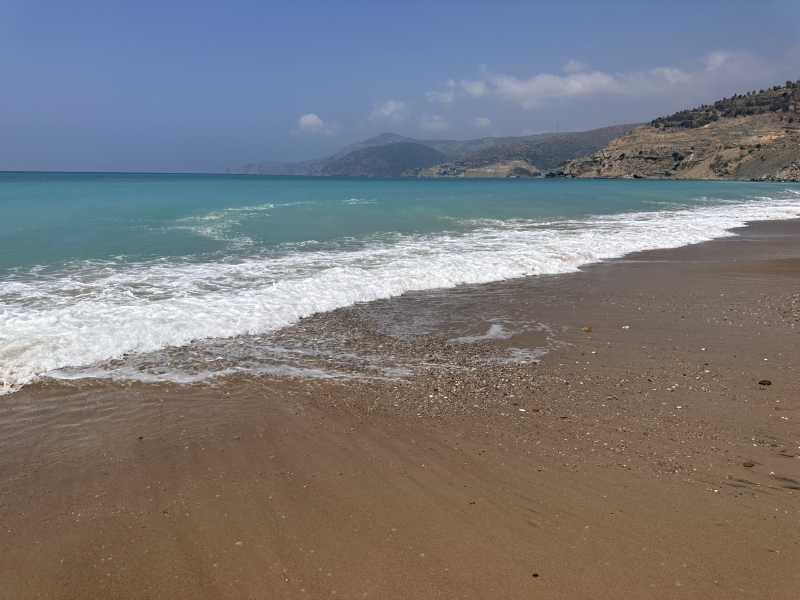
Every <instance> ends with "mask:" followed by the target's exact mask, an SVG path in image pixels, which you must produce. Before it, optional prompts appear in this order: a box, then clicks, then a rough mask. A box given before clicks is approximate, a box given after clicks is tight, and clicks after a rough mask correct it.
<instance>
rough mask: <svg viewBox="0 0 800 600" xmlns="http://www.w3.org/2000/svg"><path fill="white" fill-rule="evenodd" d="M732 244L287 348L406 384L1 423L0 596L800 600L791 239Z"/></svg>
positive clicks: (759, 235)
mask: <svg viewBox="0 0 800 600" xmlns="http://www.w3.org/2000/svg"><path fill="white" fill-rule="evenodd" d="M738 233H739V234H740V235H739V236H737V237H733V238H725V239H721V240H716V241H712V242H707V243H703V244H700V245H695V246H688V247H683V248H680V249H677V250H664V251H653V252H646V253H641V254H637V255H632V256H628V257H626V258H625V259H623V260H618V261H611V262H607V263H603V264H596V265H592V266H589V267H587V268H585V269H583V270H582V271H581V272H579V273H575V274H570V275H559V276H548V277H532V278H526V279H517V280H510V281H507V282H504V283H497V284H489V285H483V286H463V287H461V288H458V289H455V290H448V291H434V292H424V293H423V292H420V293H413V294H406V295H404V296H402V297H399V298H395V299H392V300H386V301H380V302H376V303H372V304H366V305H358V306H355V307H352V308H349V309H342V310H338V311H334V312H332V313H326V314H323V315H317V316H315V317H312V318H310V319H306V320H304V321H302V322H301V323H299V324H298V325H296V326H295V327H298V328H304V331H312V332H317V333H316V335H318V337H319V338H320V339H327V340H342V341H341V344H342V347H343V348H344V347H350V348H358V349H359V350H361V351H363V350H369V352H371V353H372V354H374V355H375V356H379V357H383V359H385V360H389V361H396V362H397V363H398V364H402V365H408V364H415V365H417V366H416V372H415V374H413V375H406V376H404V377H403V378H402V379H401V380H390V379H375V378H372V379H364V378H353V379H348V380H343V381H339V380H324V379H303V380H295V379H290V378H284V379H280V378H273V379H269V378H261V379H257V378H246V377H243V376H242V377H231V378H228V379H225V380H220V381H218V382H217V383H216V384H214V385H195V386H179V385H174V384H157V385H156V384H141V383H140V384H127V383H126V384H122V383H119V384H118V383H109V382H93V383H92V382H87V381H86V380H84V381H81V382H75V383H68V382H56V381H53V380H43V382H40V383H37V384H34V385H31V386H28V387H26V388H24V389H23V390H22V391H20V392H17V393H14V394H9V395H6V396H3V397H2V398H0V447H1V448H2V454H0V489H2V493H0V536H2V537H0V581H1V582H2V584H0V597H1V598H9V599H11V598H14V599H18V598H76V599H78V598H80V599H85V598H303V597H308V598H323V597H326V598H327V597H337V598H364V597H368V598H504V599H508V598H543V599H549V598H553V599H555V598H558V599H566V598H608V599H612V598H613V599H623V598H631V599H634V598H636V599H640V598H700V597H702V598H706V599H716V598H719V599H723V598H724V599H728V598H764V599H766V598H769V599H783V598H786V599H790V598H796V597H797V593H798V592H797V590H798V587H799V586H800V571H799V570H798V569H797V564H798V559H799V558H800V394H799V392H800V381H798V369H800V363H798V343H800V335H798V334H800V286H798V283H800V222H798V221H784V222H768V223H753V224H751V225H750V226H749V227H747V228H743V229H741V230H739V231H738ZM491 319H496V320H497V322H503V323H507V322H511V321H513V322H514V323H518V324H519V323H523V324H526V325H525V326H520V327H519V328H517V329H516V330H514V329H508V332H509V333H508V335H505V336H486V335H485V334H486V333H487V326H486V323H487V322H489V321H491ZM472 320H474V322H475V323H476V325H475V327H474V329H475V331H474V332H471V333H470V335H472V336H473V340H472V341H471V340H469V339H463V338H465V337H466V338H468V337H469V335H467V336H465V335H464V331H465V328H466V329H469V323H470V322H471V321H472ZM465 324H466V325H465ZM454 332H457V333H454ZM290 333H291V332H287V335H289V334H290ZM454 335H456V336H457V337H460V338H462V339H460V340H459V341H454V340H453V338H454ZM537 349H545V350H546V353H544V354H542V353H541V352H538V351H537ZM332 360H334V361H336V360H340V361H346V357H344V356H343V357H341V358H339V359H336V358H333V359H332ZM759 382H762V383H759ZM767 382H769V383H767Z"/></svg>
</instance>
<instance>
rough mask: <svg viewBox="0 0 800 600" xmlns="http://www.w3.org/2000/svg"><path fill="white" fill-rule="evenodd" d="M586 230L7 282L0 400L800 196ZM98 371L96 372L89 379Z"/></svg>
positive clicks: (604, 255)
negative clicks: (81, 374)
mask: <svg viewBox="0 0 800 600" xmlns="http://www.w3.org/2000/svg"><path fill="white" fill-rule="evenodd" d="M786 196H787V197H784V198H777V199H776V198H762V199H758V200H750V201H743V202H727V203H722V204H720V203H709V204H708V205H704V206H700V207H695V208H688V209H675V210H669V209H666V210H665V209H662V210H656V211H650V212H633V213H624V214H617V215H606V216H595V217H587V218H584V219H578V220H563V221H550V222H547V223H543V222H537V221H520V220H514V221H504V222H498V221H492V222H491V223H489V222H486V223H483V224H481V225H476V228H474V229H472V230H470V231H468V232H466V233H446V232H445V233H438V234H430V235H385V236H383V237H374V238H370V239H367V240H361V241H360V242H359V243H358V244H355V245H352V246H347V245H346V244H343V245H341V246H340V247H339V248H338V249H328V250H317V251H308V250H305V249H303V247H302V245H295V246H287V247H285V248H283V249H282V250H280V251H276V252H271V253H269V254H263V255H259V254H252V255H250V256H248V257H245V258H242V257H239V258H231V259H228V260H217V261H203V260H202V259H201V258H194V259H191V258H187V259H183V260H178V259H160V260H155V261H150V262H140V263H124V262H121V261H117V262H113V261H106V262H104V261H86V262H81V263H75V264H72V265H69V266H67V267H65V268H63V269H61V270H53V269H45V270H42V271H33V272H30V273H26V274H17V275H15V276H14V277H11V278H8V279H6V280H5V281H2V282H0V394H2V393H8V392H11V391H15V390H17V389H19V388H20V387H22V386H23V385H25V384H27V383H30V382H32V381H34V380H36V379H37V378H38V377H41V376H42V375H46V374H48V373H53V375H55V376H58V374H61V376H63V372H62V371H60V370H61V369H65V368H71V367H81V366H90V365H97V364H102V363H103V362H104V361H110V360H113V359H118V358H120V357H123V356H125V355H129V354H132V353H144V352H151V351H157V350H161V349H164V348H169V347H179V346H184V345H186V344H189V343H190V342H192V341H194V340H200V339H209V338H230V337H235V336H241V335H247V334H262V333H267V332H270V331H275V330H277V329H280V328H282V327H285V326H287V325H290V324H292V323H294V322H296V321H297V320H299V319H301V318H303V317H306V316H309V315H312V314H314V313H318V312H323V311H330V310H333V309H336V308H339V307H344V306H349V305H352V304H354V303H357V302H368V301H371V300H376V299H381V298H389V297H392V296H397V295H400V294H403V293H404V292H408V291H412V290H425V289H434V288H451V287H454V286H457V285H461V284H476V283H486V282H491V281H499V280H504V279H510V278H515V277H524V276H530V275H539V274H558V273H568V272H572V271H575V270H577V269H578V268H579V267H580V266H581V265H585V264H588V263H593V262H598V261H603V260H608V259H613V258H619V257H622V256H624V255H626V254H629V253H631V252H636V251H642V250H648V249H657V248H674V247H679V246H684V245H688V244H694V243H698V242H702V241H706V240H710V239H714V238H719V237H724V236H729V235H732V233H730V231H729V230H730V229H732V228H735V227H739V226H742V225H744V224H745V223H746V222H748V221H754V220H781V219H792V218H797V217H798V215H799V214H800V207H799V206H798V196H797V195H796V194H795V193H791V192H789V193H787V194H786ZM87 372H91V371H87Z"/></svg>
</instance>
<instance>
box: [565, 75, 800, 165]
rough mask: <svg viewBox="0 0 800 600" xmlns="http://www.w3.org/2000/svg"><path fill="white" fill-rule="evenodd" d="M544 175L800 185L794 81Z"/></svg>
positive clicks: (799, 95) (799, 116) (646, 131)
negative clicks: (796, 183) (719, 180)
mask: <svg viewBox="0 0 800 600" xmlns="http://www.w3.org/2000/svg"><path fill="white" fill-rule="evenodd" d="M550 175H551V176H557V177H613V178H621V177H633V178H640V177H641V178H650V179H740V180H759V181H800V81H798V82H796V83H793V82H790V81H788V82H786V85H783V86H775V87H774V88H772V89H769V90H761V91H759V92H748V93H747V94H744V95H735V96H733V97H731V98H725V99H723V100H720V101H718V102H715V103H714V104H711V105H704V106H700V107H698V108H695V109H693V110H684V111H681V112H678V113H675V114H674V115H670V116H668V117H661V118H658V119H655V120H653V121H652V122H651V123H649V124H647V125H642V126H641V127H638V128H637V129H635V130H633V131H631V132H629V133H627V134H625V135H623V136H622V137H620V138H618V139H616V140H613V141H612V142H611V143H609V144H608V146H606V147H605V148H603V149H602V150H600V151H599V152H595V153H593V154H591V155H590V156H587V157H585V158H581V159H578V160H573V161H570V162H569V163H567V164H566V165H564V166H563V167H559V168H558V169H557V170H555V171H554V172H552V173H550Z"/></svg>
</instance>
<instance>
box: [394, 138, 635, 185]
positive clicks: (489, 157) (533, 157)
mask: <svg viewBox="0 0 800 600" xmlns="http://www.w3.org/2000/svg"><path fill="white" fill-rule="evenodd" d="M636 127H637V125H615V126H613V127H603V128H601V129H593V130H591V131H582V132H578V133H564V134H560V135H550V136H548V137H546V138H540V139H538V140H534V141H522V140H518V139H517V140H514V141H511V142H507V143H500V144H495V145H492V146H488V147H485V148H480V149H478V150H474V151H472V152H469V153H468V154H466V155H464V156H461V157H460V158H458V159H456V160H453V161H450V162H448V163H444V164H440V165H435V166H433V167H431V168H428V169H417V170H415V171H409V172H407V173H405V175H406V176H409V177H540V176H543V175H544V174H545V172H547V171H550V170H551V169H553V168H555V167H557V166H558V165H561V164H563V163H564V162H565V161H567V160H570V159H574V158H579V157H582V156H586V155H587V154H591V153H593V152H596V151H597V150H599V149H601V148H603V147H605V146H606V145H607V144H608V143H609V142H610V141H611V140H613V139H614V138H617V137H619V136H620V135H622V134H624V133H627V132H629V131H631V130H632V129H635V128H636Z"/></svg>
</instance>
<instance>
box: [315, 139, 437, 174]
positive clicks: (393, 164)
mask: <svg viewBox="0 0 800 600" xmlns="http://www.w3.org/2000/svg"><path fill="white" fill-rule="evenodd" d="M448 160H450V157H449V156H447V155H446V154H443V153H442V152H439V151H438V150H436V149H435V148H431V147H430V146H426V145H423V144H418V143H415V142H394V143H389V144H384V145H382V146H371V147H367V148H361V149H359V150H354V151H352V152H349V153H348V154H345V155H344V156H342V157H341V158H339V159H337V160H334V161H332V162H329V163H328V164H327V165H326V166H325V168H324V169H323V170H322V174H323V175H349V176H353V177H399V176H400V175H402V174H403V172H405V171H407V170H409V169H420V168H427V167H430V166H432V165H435V164H439V163H441V162H445V161H448Z"/></svg>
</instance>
